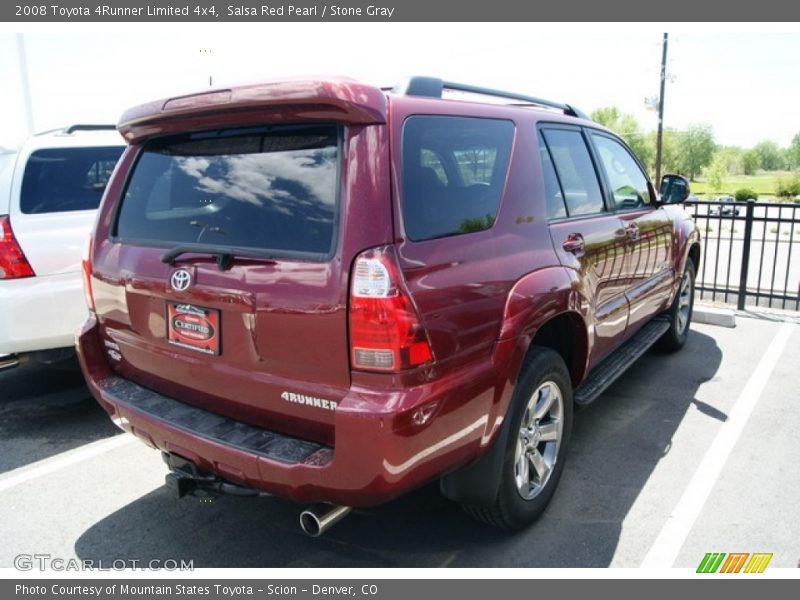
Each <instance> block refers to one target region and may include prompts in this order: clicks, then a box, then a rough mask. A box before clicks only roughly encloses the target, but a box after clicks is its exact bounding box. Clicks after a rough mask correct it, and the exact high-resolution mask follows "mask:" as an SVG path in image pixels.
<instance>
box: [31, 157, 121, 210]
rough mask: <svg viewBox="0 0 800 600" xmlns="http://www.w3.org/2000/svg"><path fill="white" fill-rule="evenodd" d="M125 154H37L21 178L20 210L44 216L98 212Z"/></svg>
mask: <svg viewBox="0 0 800 600" xmlns="http://www.w3.org/2000/svg"><path fill="white" fill-rule="evenodd" d="M122 150H123V148H122V147H121V146H108V147H87V148H47V149H42V150H36V151H34V152H33V153H31V155H30V157H28V161H27V163H26V165H25V172H24V174H23V177H22V190H21V192H20V210H21V211H22V212H23V213H25V214H41V213H55V212H69V211H75V210H92V209H95V208H97V207H98V206H99V204H100V200H101V199H102V197H103V191H104V190H105V189H106V184H107V183H108V179H109V178H110V177H111V172H112V171H113V170H114V167H115V166H116V164H117V161H118V160H119V157H120V156H121V155H122Z"/></svg>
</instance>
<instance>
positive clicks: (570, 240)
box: [561, 233, 586, 254]
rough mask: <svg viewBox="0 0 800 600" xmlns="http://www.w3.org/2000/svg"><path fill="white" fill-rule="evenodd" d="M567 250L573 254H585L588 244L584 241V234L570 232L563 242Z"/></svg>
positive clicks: (563, 246)
mask: <svg viewBox="0 0 800 600" xmlns="http://www.w3.org/2000/svg"><path fill="white" fill-rule="evenodd" d="M561 247H562V248H563V249H564V251H565V252H571V253H572V254H583V252H584V250H585V248H586V244H585V242H584V241H583V236H582V235H581V234H580V233H570V234H569V235H568V236H567V239H565V240H564V242H563V243H562V244H561Z"/></svg>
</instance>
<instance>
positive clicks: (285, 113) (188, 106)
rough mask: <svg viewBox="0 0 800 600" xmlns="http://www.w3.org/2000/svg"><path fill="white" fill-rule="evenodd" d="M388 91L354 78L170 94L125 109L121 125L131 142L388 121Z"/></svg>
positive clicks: (124, 134)
mask: <svg viewBox="0 0 800 600" xmlns="http://www.w3.org/2000/svg"><path fill="white" fill-rule="evenodd" d="M386 113H387V108H386V96H385V95H384V94H383V92H381V90H379V89H378V88H376V87H372V86H367V85H363V84H360V83H358V82H356V81H353V80H351V79H330V80H300V81H277V82H268V83H259V84H254V85H246V86H241V87H232V88H227V89H215V90H210V91H207V92H200V93H197V94H190V95H187V96H178V97H175V98H167V99H165V100H158V101H156V102H150V103H149V104H143V105H141V106H137V107H135V108H132V109H130V110H128V111H126V112H125V113H124V114H123V115H122V118H121V119H120V122H119V124H118V125H117V129H118V130H119V132H120V133H121V134H122V136H123V137H124V138H125V140H126V141H127V142H129V143H138V142H141V141H144V140H145V139H148V138H151V137H155V136H162V135H169V134H170V133H178V132H186V131H187V130H191V131H202V130H208V129H215V128H220V127H236V126H240V125H242V124H247V123H260V124H264V123H270V122H287V121H292V122H295V123H296V122H298V121H317V122H339V123H354V124H364V125H368V124H376V123H385V122H386V118H387V116H386Z"/></svg>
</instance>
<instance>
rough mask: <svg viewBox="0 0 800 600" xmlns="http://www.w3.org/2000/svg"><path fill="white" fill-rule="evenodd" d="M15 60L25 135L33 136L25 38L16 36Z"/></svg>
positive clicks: (20, 35) (19, 34)
mask: <svg viewBox="0 0 800 600" xmlns="http://www.w3.org/2000/svg"><path fill="white" fill-rule="evenodd" d="M17 58H18V59H19V80H20V84H21V85H22V103H23V104H24V105H25V125H26V126H27V128H28V131H27V134H28V135H33V133H34V131H33V107H32V106H31V87H30V85H29V84H28V61H27V59H26V57H25V38H24V37H23V35H22V34H21V33H18V34H17Z"/></svg>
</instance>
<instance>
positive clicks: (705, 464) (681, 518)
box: [641, 323, 796, 568]
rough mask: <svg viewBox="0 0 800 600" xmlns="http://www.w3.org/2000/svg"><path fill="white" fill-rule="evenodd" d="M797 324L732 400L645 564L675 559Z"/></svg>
mask: <svg viewBox="0 0 800 600" xmlns="http://www.w3.org/2000/svg"><path fill="white" fill-rule="evenodd" d="M795 328H796V327H795V325H794V324H792V323H784V324H783V325H782V326H781V327H780V329H779V330H778V333H777V334H776V335H775V337H774V338H773V339H772V342H770V345H769V347H768V348H767V350H766V352H764V355H763V356H762V357H761V360H760V361H759V363H758V366H756V368H755V371H753V374H752V375H751V376H750V379H748V380H747V383H746V384H745V386H744V388H743V389H742V391H741V393H740V394H739V397H738V398H737V399H736V402H735V403H734V404H733V408H732V409H731V411H730V415H729V416H728V420H727V421H726V422H725V423H724V424H723V425H722V427H721V428H720V430H719V432H718V433H717V436H716V437H715V438H714V441H713V442H712V443H711V446H709V448H708V450H707V451H706V453H705V455H704V456H703V459H702V461H701V462H700V465H699V466H698V467H697V470H696V471H695V473H694V476H693V477H692V479H691V481H690V482H689V485H688V486H687V487H686V489H685V490H684V492H683V495H682V496H681V499H680V500H679V501H678V503H677V504H676V505H675V508H674V509H673V511H672V513H671V514H670V516H669V517H668V518H667V522H666V523H665V524H664V527H663V528H662V529H661V532H660V533H659V534H658V537H657V538H656V540H655V542H653V545H652V546H651V547H650V550H649V551H648V552H647V555H646V556H645V558H644V560H643V561H642V564H641V566H642V567H650V568H669V567H672V565H673V564H674V563H675V560H676V559H677V558H678V555H679V553H680V551H681V548H683V544H684V542H685V541H686V538H687V537H688V536H689V533H690V532H691V530H692V527H693V526H694V523H695V521H696V520H697V517H698V516H699V515H700V511H702V509H703V506H704V505H705V503H706V500H708V497H709V495H710V494H711V491H712V490H713V488H714V485H715V484H716V482H717V479H719V476H720V473H721V472H722V469H723V468H724V467H725V463H726V462H727V461H728V457H729V456H730V453H731V451H732V450H733V448H734V447H735V446H736V442H737V441H738V439H739V436H740V435H741V433H742V430H743V429H744V426H745V425H746V424H747V420H748V419H749V418H750V415H751V414H752V412H753V409H754V408H755V406H756V404H757V403H758V401H759V399H760V398H761V394H762V393H763V391H764V388H765V387H766V385H767V383H768V382H769V378H770V375H771V374H772V371H773V370H774V369H775V365H777V364H778V361H779V360H780V357H781V355H782V354H783V351H784V349H785V347H786V344H787V342H788V340H789V337H790V336H791V334H792V332H793V331H794V330H795Z"/></svg>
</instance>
